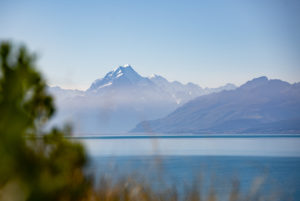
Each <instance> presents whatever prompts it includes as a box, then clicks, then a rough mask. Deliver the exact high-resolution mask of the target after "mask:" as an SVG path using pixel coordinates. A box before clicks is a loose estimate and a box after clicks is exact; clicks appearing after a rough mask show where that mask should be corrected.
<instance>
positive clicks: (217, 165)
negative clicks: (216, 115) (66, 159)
mask: <svg viewBox="0 0 300 201" xmlns="http://www.w3.org/2000/svg"><path fill="white" fill-rule="evenodd" d="M83 142H84V144H85V145H86V147H87V150H88V153H89V155H90V158H91V163H90V166H89V170H90V171H92V172H94V173H95V175H96V176H95V180H97V179H98V178H99V177H100V176H103V175H106V176H111V177H117V176H123V175H130V174H133V173H138V174H137V175H142V176H143V177H145V178H147V179H148V180H150V181H153V182H154V183H155V181H157V182H161V181H163V182H165V185H171V184H174V185H175V186H176V187H177V188H178V189H179V191H180V190H181V189H183V188H184V186H185V185H191V184H192V183H193V181H195V180H197V181H198V180H199V178H200V180H201V181H202V182H201V183H202V184H203V185H202V188H203V189H204V191H208V190H209V188H210V187H211V186H213V187H214V189H216V190H217V193H218V195H219V197H222V196H224V195H228V194H229V192H230V191H231V187H232V182H233V181H234V180H238V181H239V183H240V191H241V192H242V193H243V194H247V193H249V191H251V189H254V186H255V185H256V186H257V185H258V184H260V185H259V191H260V193H261V194H263V195H273V196H275V197H276V198H280V199H279V200H300V138H299V137H263V138H253V137H251V138H247V137H246V138H244V137H242V138H241V137H239V138H233V137H230V138H226V137H213V138H206V137H205V138H159V139H154V140H153V139H150V138H113V139H110V138H109V139H84V140H83Z"/></svg>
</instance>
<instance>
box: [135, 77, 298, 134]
mask: <svg viewBox="0 0 300 201" xmlns="http://www.w3.org/2000/svg"><path fill="white" fill-rule="evenodd" d="M299 103H300V85H299V84H297V83H295V84H289V83H288V82H285V81H281V80H278V79H277V80H276V79H274V80H272V79H271V80H269V79H268V78H267V77H265V76H263V77H259V78H255V79H253V80H250V81H248V82H246V83H245V84H243V85H241V86H240V87H238V88H237V89H235V90H231V91H222V92H219V93H211V94H209V95H205V96H200V97H198V98H196V99H194V100H191V101H189V102H187V103H186V104H184V105H182V106H181V107H179V108H177V109H176V110H175V111H173V112H172V113H170V114H168V115H166V116H165V117H164V118H161V119H157V120H152V121H144V122H141V123H139V124H138V125H137V126H136V127H135V128H134V129H133V130H132V131H133V132H163V133H201V134H203V133H254V132H255V133H284V132H288V133H300V126H298V124H299V125H300V123H299V122H300V121H299V120H300V115H299V114H300V104H299ZM291 122H294V123H291ZM145 125H146V127H147V128H149V129H148V130H145V129H144V128H145ZM275 125H276V126H275ZM272 126H273V127H274V128H272ZM280 126H281V127H282V128H281V129H280ZM275 127H277V129H275ZM283 128H284V129H283Z"/></svg>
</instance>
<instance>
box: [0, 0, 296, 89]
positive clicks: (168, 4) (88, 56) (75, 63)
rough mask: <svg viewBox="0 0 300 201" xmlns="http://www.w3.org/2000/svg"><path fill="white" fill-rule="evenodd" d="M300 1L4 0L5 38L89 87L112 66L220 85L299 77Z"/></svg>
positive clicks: (66, 82)
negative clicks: (254, 78)
mask: <svg viewBox="0 0 300 201" xmlns="http://www.w3.org/2000/svg"><path fill="white" fill-rule="evenodd" d="M299 19H300V1H298V0H294V1H293V0H269V1H266V0H249V1H246V0H235V1H233V0H232V1H230V0H224V1H221V0H206V1H200V0H197V1H188V0H184V1H175V0H170V1H163V0H157V1H141V0H137V1H118V0H105V1H83V0H78V1H61V0H49V1H46V0H44V1H40V0H39V1H32V0H24V1H15V0H0V40H3V39H12V40H14V41H16V42H23V43H25V44H26V45H27V46H28V47H29V48H30V49H31V50H33V51H35V52H37V53H38V54H39V60H38V64H39V68H40V69H41V71H42V72H43V73H44V75H45V77H46V78H47V80H48V81H49V83H50V85H59V86H62V87H64V88H80V89H86V88H87V87H89V85H90V84H91V82H92V81H94V80H95V79H97V78H100V77H103V76H104V75H105V74H106V73H107V72H108V71H110V70H111V69H112V68H114V67H116V66H119V65H122V64H128V63H129V64H131V65H132V66H133V67H134V69H135V70H136V71H137V72H138V73H140V74H141V75H143V76H148V75H151V74H152V73H155V74H160V75H162V76H164V77H166V78H167V79H169V80H178V81H181V82H183V83H186V82H194V83H197V84H199V85H200V86H203V87H216V86H220V85H223V84H225V83H227V82H231V83H235V84H238V85H239V84H242V83H243V82H245V81H247V80H249V79H252V78H253V77H258V76H262V75H266V76H268V77H270V78H280V79H283V80H286V81H289V82H298V81H300V20H299Z"/></svg>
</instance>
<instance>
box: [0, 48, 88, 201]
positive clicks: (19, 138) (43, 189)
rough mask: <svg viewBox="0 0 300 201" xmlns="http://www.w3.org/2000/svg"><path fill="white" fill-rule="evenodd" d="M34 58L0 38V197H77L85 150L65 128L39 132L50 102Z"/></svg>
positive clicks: (84, 181)
mask: <svg viewBox="0 0 300 201" xmlns="http://www.w3.org/2000/svg"><path fill="white" fill-rule="evenodd" d="M34 63H35V56H34V55H33V54H30V53H29V52H28V51H27V49H26V48H25V47H24V46H21V47H16V46H13V45H12V44H11V43H10V42H1V44H0V66H1V69H0V200H20V201H21V200H30V201H31V200H32V201H35V200H37V201H41V200H43V201H47V200H49V201H53V200H81V199H82V198H83V197H84V196H85V194H86V192H87V190H88V189H89V187H90V180H89V179H88V177H87V176H86V175H84V172H83V168H84V166H85V164H86V155H85V151H84V149H83V147H82V146H81V145H80V144H79V143H75V142H72V141H69V140H67V139H65V138H64V135H67V134H70V133H68V132H66V131H61V130H58V129H53V130H51V131H50V132H49V131H48V132H46V131H44V129H43V127H44V125H45V124H46V123H47V120H48V119H49V118H50V117H51V116H52V115H53V113H54V107H53V101H52V98H51V96H49V95H48V94H47V90H46V84H45V82H44V80H43V79H42V77H41V75H40V73H38V71H36V70H35V66H34Z"/></svg>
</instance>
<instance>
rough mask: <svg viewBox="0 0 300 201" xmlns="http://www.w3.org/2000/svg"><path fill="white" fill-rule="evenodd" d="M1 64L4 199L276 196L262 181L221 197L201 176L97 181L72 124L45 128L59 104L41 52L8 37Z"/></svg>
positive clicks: (152, 200)
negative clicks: (263, 192)
mask: <svg viewBox="0 0 300 201" xmlns="http://www.w3.org/2000/svg"><path fill="white" fill-rule="evenodd" d="M0 65H1V70H0V164H1V165H0V200H7V201H27V200H28V201H42V200H43V201H47V200H49V201H76V200H80V201H84V200H86V201H119V200H120V201H121V200H122V201H129V200H130V201H162V200H172V201H176V200H187V201H199V200H209V201H215V200H230V201H238V200H274V197H261V196H260V195H259V194H258V190H257V186H254V188H253V189H250V190H249V194H247V195H243V196H242V195H241V194H240V192H239V187H238V182H234V183H233V188H232V192H231V193H230V194H229V195H227V196H226V197H219V198H218V197H217V196H216V192H215V190H214V189H213V188H211V189H210V190H209V192H206V193H205V192H204V193H203V192H201V191H200V190H201V186H200V183H199V182H197V181H196V182H195V183H193V184H192V185H189V186H187V187H186V188H185V189H184V190H178V189H177V188H176V186H171V187H170V186H167V185H163V184H161V185H159V186H158V187H157V186H156V187H154V185H153V183H152V182H153V181H149V179H138V177H136V176H128V177H125V178H120V179H119V178H117V179H115V178H105V177H103V178H102V179H100V181H99V182H98V183H99V184H98V185H95V184H94V181H93V177H92V175H88V174H87V173H86V171H85V167H86V166H87V162H88V160H87V156H86V153H85V150H84V147H83V146H82V145H81V144H79V143H76V142H74V141H70V140H68V139H66V138H65V136H66V135H71V131H70V129H68V128H66V129H57V128H53V129H52V130H46V129H45V125H46V123H47V121H48V120H49V119H50V118H51V116H52V115H53V114H54V112H55V109H54V106H53V100H52V98H51V96H50V95H49V94H48V93H47V88H46V83H45V81H44V80H43V78H42V77H41V75H40V74H39V73H38V71H37V70H36V69H35V56H34V55H32V54H30V53H29V52H28V51H27V50H26V48H25V47H24V46H21V47H19V46H13V45H12V44H11V43H10V42H2V43H1V47H0ZM203 195H205V196H203Z"/></svg>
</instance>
